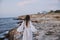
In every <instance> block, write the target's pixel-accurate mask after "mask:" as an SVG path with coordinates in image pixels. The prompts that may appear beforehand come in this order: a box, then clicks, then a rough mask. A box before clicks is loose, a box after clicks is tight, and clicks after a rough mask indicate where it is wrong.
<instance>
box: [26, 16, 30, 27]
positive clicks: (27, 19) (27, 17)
mask: <svg viewBox="0 0 60 40" xmlns="http://www.w3.org/2000/svg"><path fill="white" fill-rule="evenodd" d="M25 21H26V26H28V22H29V21H30V16H29V15H26V17H25Z"/></svg>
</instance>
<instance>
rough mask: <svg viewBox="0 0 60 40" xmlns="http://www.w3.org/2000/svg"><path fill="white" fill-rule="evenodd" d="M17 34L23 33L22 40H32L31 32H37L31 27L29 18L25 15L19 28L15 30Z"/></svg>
mask: <svg viewBox="0 0 60 40" xmlns="http://www.w3.org/2000/svg"><path fill="white" fill-rule="evenodd" d="M17 31H18V32H20V33H21V32H23V38H22V40H33V35H32V34H33V32H37V29H35V27H34V26H33V25H32V23H31V21H30V16H29V15H26V17H25V20H24V21H23V23H22V24H21V26H20V27H19V28H18V29H17Z"/></svg>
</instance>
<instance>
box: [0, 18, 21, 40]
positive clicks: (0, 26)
mask: <svg viewBox="0 0 60 40" xmlns="http://www.w3.org/2000/svg"><path fill="white" fill-rule="evenodd" d="M15 19H17V18H16V17H11V18H0V39H1V38H4V37H5V36H4V35H5V34H7V33H8V32H9V30H11V29H14V28H15V27H17V26H18V22H20V21H21V20H15Z"/></svg>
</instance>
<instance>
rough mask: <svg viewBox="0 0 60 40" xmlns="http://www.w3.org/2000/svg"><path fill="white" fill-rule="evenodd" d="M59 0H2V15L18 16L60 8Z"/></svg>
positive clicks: (0, 15) (0, 5) (0, 4)
mask: <svg viewBox="0 0 60 40" xmlns="http://www.w3.org/2000/svg"><path fill="white" fill-rule="evenodd" d="M59 4H60V1H59V0H0V17H16V16H19V15H25V14H34V13H37V12H42V11H49V10H57V9H60V5H59Z"/></svg>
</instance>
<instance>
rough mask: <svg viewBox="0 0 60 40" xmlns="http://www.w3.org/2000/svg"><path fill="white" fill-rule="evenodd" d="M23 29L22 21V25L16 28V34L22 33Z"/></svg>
mask: <svg viewBox="0 0 60 40" xmlns="http://www.w3.org/2000/svg"><path fill="white" fill-rule="evenodd" d="M23 28H24V21H23V23H22V24H21V26H19V27H18V28H17V32H22V31H23Z"/></svg>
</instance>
